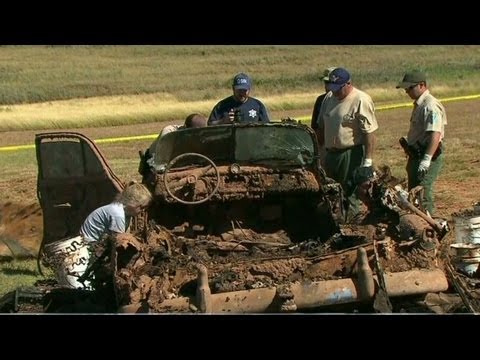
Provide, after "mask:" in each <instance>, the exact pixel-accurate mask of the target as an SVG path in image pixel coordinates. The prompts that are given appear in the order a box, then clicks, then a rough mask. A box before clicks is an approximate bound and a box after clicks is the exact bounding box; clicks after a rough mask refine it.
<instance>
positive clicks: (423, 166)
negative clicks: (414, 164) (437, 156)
mask: <svg viewBox="0 0 480 360" xmlns="http://www.w3.org/2000/svg"><path fill="white" fill-rule="evenodd" d="M431 162H432V155H428V154H425V155H423V159H422V161H420V165H418V178H419V179H421V180H423V178H424V177H425V175H426V174H427V171H428V168H429V167H430V164H431Z"/></svg>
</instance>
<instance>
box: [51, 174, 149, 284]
mask: <svg viewBox="0 0 480 360" xmlns="http://www.w3.org/2000/svg"><path fill="white" fill-rule="evenodd" d="M151 201H152V194H151V193H150V191H149V190H148V189H147V188H146V187H145V186H144V185H142V184H139V183H136V182H133V183H130V184H129V185H128V186H127V187H126V188H125V189H124V190H123V191H122V192H121V193H120V194H117V196H116V197H115V199H114V200H113V201H112V202H111V203H110V204H107V205H104V206H101V207H99V208H97V209H95V210H94V211H93V212H91V213H90V214H89V215H88V216H87V218H86V219H85V221H84V223H83V224H82V226H81V228H80V235H79V236H76V237H74V238H69V239H65V240H61V241H57V242H54V243H51V244H47V245H46V246H45V256H46V263H47V264H49V265H50V266H52V267H53V269H54V272H55V278H56V279H57V282H58V284H59V285H61V286H63V287H66V288H73V289H86V290H91V289H92V286H91V285H92V284H91V283H90V280H88V279H90V278H91V277H90V274H92V273H94V272H95V271H94V270H95V269H94V265H93V264H94V263H95V261H96V260H97V258H99V257H101V256H105V255H104V254H106V249H107V247H108V246H107V245H106V244H104V242H101V241H100V240H102V239H103V238H105V237H107V236H108V235H112V236H118V235H119V234H123V233H125V232H127V231H128V228H129V225H130V221H131V219H132V217H134V216H136V215H138V214H139V213H140V212H141V211H142V210H144V209H146V208H147V207H148V205H149V204H150V202H151ZM102 247H103V250H104V251H101V249H102ZM92 253H94V254H95V257H93V256H91V254H92ZM102 254H103V255H102ZM94 288H95V286H94Z"/></svg>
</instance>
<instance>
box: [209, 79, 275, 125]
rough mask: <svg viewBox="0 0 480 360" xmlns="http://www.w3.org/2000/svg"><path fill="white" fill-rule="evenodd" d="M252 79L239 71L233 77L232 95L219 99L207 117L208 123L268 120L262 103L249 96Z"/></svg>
mask: <svg viewBox="0 0 480 360" xmlns="http://www.w3.org/2000/svg"><path fill="white" fill-rule="evenodd" d="M251 86H252V81H251V79H250V77H249V76H248V75H247V74H244V73H240V74H237V75H235V77H234V78H233V83H232V89H233V95H232V96H229V97H227V98H225V99H223V100H222V101H220V102H219V103H218V104H217V105H215V107H214V108H213V110H212V112H211V113H210V116H209V118H208V125H218V124H229V123H233V122H269V121H270V117H269V115H268V111H267V109H266V107H265V105H263V103H262V102H261V101H260V100H258V99H255V98H253V97H250V89H251Z"/></svg>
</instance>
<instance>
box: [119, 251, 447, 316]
mask: <svg viewBox="0 0 480 360" xmlns="http://www.w3.org/2000/svg"><path fill="white" fill-rule="evenodd" d="M362 250H363V249H362ZM362 250H359V254H358V255H359V259H361V258H364V257H365V256H366V254H364V253H362ZM358 264H359V265H360V266H357V276H356V277H355V278H347V279H339V280H326V281H316V282H311V283H291V284H289V285H288V288H287V290H285V286H282V287H270V288H261V289H252V290H242V291H234V292H226V293H219V294H211V293H210V289H209V288H208V281H207V278H208V277H207V273H206V269H205V267H202V266H200V267H199V269H198V270H199V276H198V279H197V293H196V296H195V297H191V298H189V297H179V298H175V299H168V300H165V301H163V302H162V303H161V304H158V305H157V307H156V310H159V311H160V312H189V311H194V312H204V313H264V312H285V311H295V310H301V309H311V308H318V307H322V306H327V305H338V304H347V303H354V302H360V301H369V300H373V298H374V296H375V293H376V291H377V289H378V279H377V276H375V275H372V271H371V270H370V268H369V267H368V265H367V266H364V264H363V266H362V261H359V262H358ZM385 283H386V290H387V293H388V295H389V296H390V297H397V296H406V295H418V294H425V293H435V292H441V291H445V290H447V289H448V281H447V278H446V276H445V274H444V272H443V271H442V270H440V269H432V270H418V269H415V270H410V271H404V272H396V273H385ZM285 294H287V295H286V296H285ZM119 312H123V313H124V312H128V313H132V312H143V311H142V308H141V306H140V304H132V305H127V306H123V307H121V308H120V309H119Z"/></svg>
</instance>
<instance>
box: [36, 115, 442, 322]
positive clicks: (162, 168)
mask: <svg viewBox="0 0 480 360" xmlns="http://www.w3.org/2000/svg"><path fill="white" fill-rule="evenodd" d="M36 148H37V158H38V165H39V177H38V194H39V199H40V203H41V206H42V209H43V212H44V243H47V244H48V243H49V242H53V241H57V240H59V239H63V238H66V237H68V236H75V235H76V234H77V233H78V229H79V228H80V225H81V222H82V221H83V219H84V218H85V217H86V216H87V215H88V214H89V212H91V211H93V210H94V209H95V208H96V207H99V206H101V205H104V204H106V203H108V202H110V201H111V200H112V199H113V196H114V195H115V193H116V192H118V191H121V189H122V183H121V181H120V180H119V179H118V178H117V177H116V176H115V175H114V173H113V171H112V170H111V169H110V167H109V166H108V164H107V162H106V160H105V158H104V157H103V156H102V154H101V152H100V150H99V149H98V148H97V147H96V145H95V144H94V143H93V142H91V141H90V140H89V139H88V138H86V137H85V136H83V135H81V134H77V133H44V134H38V135H37V136H36ZM140 155H141V159H140V164H139V172H140V173H141V175H142V181H143V183H144V184H145V185H146V186H147V187H148V188H149V189H150V190H151V192H152V193H153V195H154V201H153V203H152V205H151V206H150V207H149V209H148V210H147V211H146V212H145V213H143V214H142V215H141V216H139V217H138V218H136V219H135V220H136V221H135V223H134V225H133V226H132V229H131V231H130V233H127V234H122V235H120V236H117V237H115V238H113V237H108V238H107V239H106V240H105V241H103V242H100V243H99V244H98V245H97V246H96V248H95V249H94V250H93V252H92V256H91V259H90V265H89V267H88V270H87V271H86V272H85V273H84V274H79V275H81V276H80V277H81V278H82V280H85V279H89V281H90V282H91V284H92V286H93V291H88V292H87V294H96V295H95V300H90V301H91V302H93V303H95V304H96V305H98V306H97V307H96V311H98V309H100V311H118V312H159V313H162V312H213V313H248V312H255V313H258V312H292V311H329V312H335V311H341V312H344V311H346V310H345V307H342V306H345V305H351V304H353V305H354V306H353V307H350V308H347V309H349V310H347V311H350V310H352V309H355V307H357V308H358V306H362V307H363V309H366V310H365V311H368V312H375V311H377V312H392V311H393V312H394V311H397V310H399V309H400V307H396V302H395V299H396V298H398V299H405V298H406V297H407V298H412V299H415V300H418V296H420V297H421V299H423V298H422V296H424V295H425V294H427V293H439V292H443V291H446V290H447V289H448V287H449V284H448V282H447V278H446V276H445V274H444V272H443V270H442V269H441V263H439V261H438V249H439V240H441V239H442V238H443V236H444V235H445V233H446V224H445V223H444V224H440V223H438V222H436V221H433V222H432V221H429V220H428V219H425V218H424V217H422V216H420V215H421V214H420V215H419V214H418V213H416V212H415V211H412V209H411V205H412V204H413V203H414V201H413V200H412V202H411V203H410V202H409V200H408V199H405V198H404V197H402V196H401V195H402V194H404V193H402V192H401V191H399V190H398V188H397V189H395V188H394V185H396V184H393V183H392V181H394V180H395V179H392V177H391V176H390V174H389V172H388V169H385V171H383V172H382V173H381V175H380V176H379V177H377V179H376V180H375V181H373V182H372V184H371V187H370V188H369V195H370V199H371V201H370V203H369V215H368V216H367V217H365V218H364V219H363V220H362V221H359V223H358V224H345V223H344V221H343V220H344V218H345V213H344V205H343V204H344V199H343V191H342V188H341V186H340V185H339V184H338V183H336V182H335V181H333V180H332V179H329V178H328V177H327V176H326V175H325V172H324V171H323V169H322V167H321V166H320V161H319V158H320V154H319V147H318V143H317V141H316V136H315V133H314V132H313V130H312V129H310V128H309V127H307V126H304V125H301V124H299V123H296V122H292V121H287V122H277V123H269V124H231V125H219V126H210V127H205V128H195V129H180V130H177V131H175V132H171V133H169V134H167V135H165V136H163V137H162V138H161V139H160V137H159V138H158V139H157V140H156V141H154V142H153V143H152V145H151V146H150V148H149V149H147V150H146V151H145V152H141V154H140ZM52 156H53V157H54V158H55V161H51V157H52ZM406 203H408V204H409V206H405V204H406ZM64 291H65V289H64ZM72 291H79V292H82V293H85V292H86V290H85V289H83V290H82V289H76V290H72ZM49 294H50V296H51V294H52V291H51V289H50V290H49ZM99 294H100V295H99ZM57 300H58V299H57ZM420 301H421V300H420ZM57 302H58V301H57ZM57 308H58V307H57ZM60 308H61V307H60ZM70 311H72V310H70ZM416 311H419V310H418V308H417V309H416Z"/></svg>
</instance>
